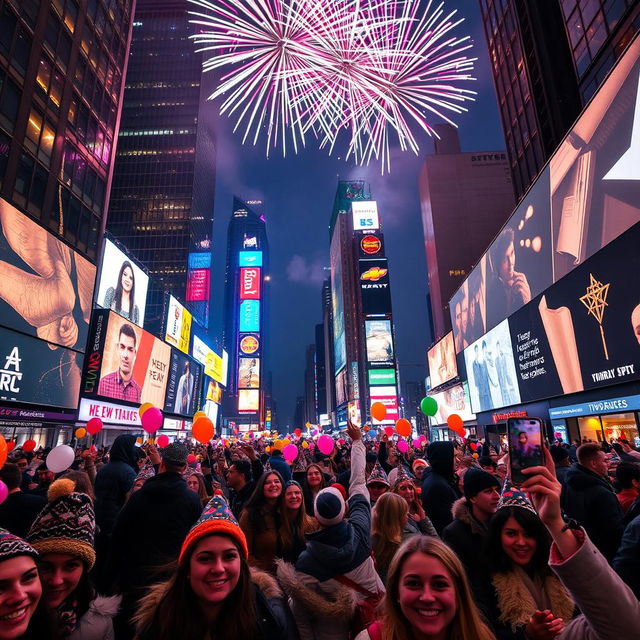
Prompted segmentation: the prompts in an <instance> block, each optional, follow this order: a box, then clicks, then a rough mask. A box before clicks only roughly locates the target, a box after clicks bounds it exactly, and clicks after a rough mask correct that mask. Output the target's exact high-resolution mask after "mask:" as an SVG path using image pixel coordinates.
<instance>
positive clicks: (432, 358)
mask: <svg viewBox="0 0 640 640" xmlns="http://www.w3.org/2000/svg"><path fill="white" fill-rule="evenodd" d="M427 362H428V363H429V377H430V378H431V387H432V388H435V387H439V386H440V385H441V384H444V383H445V382H449V380H453V379H454V378H456V377H457V376H458V365H457V364H456V351H455V348H454V346H453V332H451V331H450V332H449V333H447V335H446V336H445V337H444V338H442V340H440V341H439V342H436V344H434V345H433V347H431V349H429V351H427Z"/></svg>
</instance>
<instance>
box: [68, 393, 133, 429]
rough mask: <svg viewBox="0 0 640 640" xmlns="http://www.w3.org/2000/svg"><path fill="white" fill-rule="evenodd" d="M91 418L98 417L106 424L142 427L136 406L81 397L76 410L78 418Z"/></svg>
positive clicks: (86, 419)
mask: <svg viewBox="0 0 640 640" xmlns="http://www.w3.org/2000/svg"><path fill="white" fill-rule="evenodd" d="M91 418H100V420H102V421H103V422H106V423H108V424H118V425H123V426H128V427H142V422H141V421H140V414H139V413H138V408H137V407H129V406H127V405H123V404H114V403H113V402H102V401H101V400H92V399H89V398H82V399H81V400H80V408H79V410H78V420H80V421H82V422H88V421H89V420H91Z"/></svg>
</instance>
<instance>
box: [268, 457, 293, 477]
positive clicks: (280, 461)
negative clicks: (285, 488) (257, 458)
mask: <svg viewBox="0 0 640 640" xmlns="http://www.w3.org/2000/svg"><path fill="white" fill-rule="evenodd" d="M269 464H270V465H271V468H272V469H273V470H274V471H277V472H278V473H279V474H280V477H281V478H282V480H283V481H284V482H289V480H291V467H290V466H289V463H288V462H287V461H286V460H285V459H284V456H283V455H282V451H280V449H273V451H272V452H271V458H269Z"/></svg>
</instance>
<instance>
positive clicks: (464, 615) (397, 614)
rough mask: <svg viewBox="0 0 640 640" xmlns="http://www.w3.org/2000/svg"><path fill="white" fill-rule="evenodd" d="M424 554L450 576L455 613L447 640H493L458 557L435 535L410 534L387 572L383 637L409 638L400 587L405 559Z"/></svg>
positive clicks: (402, 639)
mask: <svg viewBox="0 0 640 640" xmlns="http://www.w3.org/2000/svg"><path fill="white" fill-rule="evenodd" d="M414 553H423V554H425V555H427V556H431V557H432V558H435V559H436V560H439V561H440V562H441V563H442V564H443V565H444V567H445V569H446V570H447V571H448V572H449V574H450V575H451V578H452V580H453V584H454V588H455V597H456V614H455V616H454V618H453V620H452V621H451V624H450V625H449V629H448V632H447V640H495V636H494V635H493V633H492V632H491V630H490V629H489V627H488V626H487V625H486V624H485V623H484V622H483V620H482V617H481V615H480V612H479V611H478V609H477V607H476V605H475V603H474V601H473V595H472V594H471V588H470V587H469V582H468V580H467V575H466V573H465V570H464V568H463V566H462V563H461V562H460V560H459V559H458V556H457V555H456V554H455V553H454V552H453V551H452V550H451V549H450V548H449V547H448V546H447V545H446V544H444V542H441V541H440V540H438V539H437V538H433V537H431V536H412V537H411V538H409V539H408V540H406V541H405V542H404V543H403V544H402V546H401V547H400V548H399V549H398V551H397V552H396V555H395V556H394V557H393V560H392V561H391V566H390V567H389V573H388V574H387V592H386V594H385V597H384V599H383V601H382V617H381V622H382V637H383V638H384V640H411V639H412V638H413V633H412V628H411V626H410V624H409V622H408V621H407V619H406V618H405V617H404V614H403V613H402V609H401V608H400V603H399V601H398V599H399V586H400V578H401V575H402V568H403V567H404V563H405V561H406V560H407V558H408V557H409V556H411V555H413V554H414Z"/></svg>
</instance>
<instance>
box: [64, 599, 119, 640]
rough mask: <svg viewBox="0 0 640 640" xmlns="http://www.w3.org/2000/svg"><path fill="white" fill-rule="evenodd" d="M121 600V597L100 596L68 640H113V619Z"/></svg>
mask: <svg viewBox="0 0 640 640" xmlns="http://www.w3.org/2000/svg"><path fill="white" fill-rule="evenodd" d="M120 600H121V598H120V596H111V597H105V596H98V597H97V598H96V599H95V600H93V601H92V602H91V604H90V605H89V609H88V610H87V612H86V613H85V614H84V615H83V616H82V618H80V620H79V621H78V624H77V626H76V628H75V630H74V631H73V633H72V634H71V635H70V636H68V637H67V640H113V639H114V637H115V636H114V633H113V618H114V617H115V615H116V614H117V613H118V607H119V606H120Z"/></svg>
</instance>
